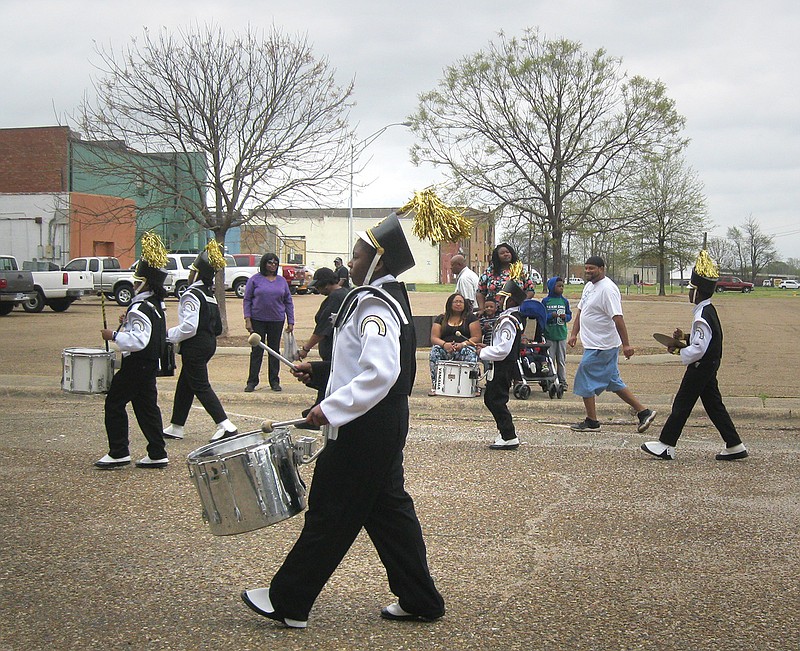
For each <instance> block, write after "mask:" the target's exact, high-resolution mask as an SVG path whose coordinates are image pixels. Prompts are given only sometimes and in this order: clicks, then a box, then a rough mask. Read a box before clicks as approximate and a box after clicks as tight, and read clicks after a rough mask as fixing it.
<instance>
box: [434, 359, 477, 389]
mask: <svg viewBox="0 0 800 651" xmlns="http://www.w3.org/2000/svg"><path fill="white" fill-rule="evenodd" d="M479 374H480V373H479V372H478V367H477V365H475V364H472V363H470V362H452V361H444V362H437V363H436V386H435V387H434V389H435V391H436V395H439V396H455V397H458V398H474V397H475V396H477V395H479V393H478V376H479Z"/></svg>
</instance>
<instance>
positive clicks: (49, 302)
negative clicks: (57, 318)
mask: <svg viewBox="0 0 800 651" xmlns="http://www.w3.org/2000/svg"><path fill="white" fill-rule="evenodd" d="M22 268H23V269H26V270H28V271H30V272H31V274H32V275H33V288H34V291H35V295H34V296H33V298H31V299H30V300H27V301H25V302H24V303H23V304H22V308H23V309H24V310H25V311H26V312H41V311H42V310H43V309H44V307H45V305H46V306H48V307H49V308H50V309H51V310H53V311H54V312H63V311H65V310H66V309H67V308H68V307H69V306H70V305H72V304H73V303H74V302H75V301H77V300H78V299H79V298H80V297H81V296H86V295H89V294H93V293H94V279H93V278H92V274H91V273H89V272H88V271H63V270H61V269H59V267H58V265H56V264H53V263H47V262H23V263H22Z"/></svg>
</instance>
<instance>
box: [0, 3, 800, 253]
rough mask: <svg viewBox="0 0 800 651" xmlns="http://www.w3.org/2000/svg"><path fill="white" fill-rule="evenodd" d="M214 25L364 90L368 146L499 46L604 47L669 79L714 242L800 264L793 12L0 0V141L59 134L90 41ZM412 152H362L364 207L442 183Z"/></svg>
mask: <svg viewBox="0 0 800 651" xmlns="http://www.w3.org/2000/svg"><path fill="white" fill-rule="evenodd" d="M209 21H214V22H216V23H217V24H219V25H220V26H222V27H224V28H226V29H230V30H242V29H243V28H245V27H246V26H247V24H248V23H250V24H252V25H254V26H268V25H270V24H274V25H276V26H277V27H279V28H280V29H281V30H282V31H284V32H286V33H289V34H302V35H305V36H307V37H308V40H309V42H310V43H311V44H312V46H313V49H314V52H315V54H316V55H317V56H318V57H327V58H328V60H329V61H330V63H331V64H332V65H333V66H334V67H335V68H336V69H337V74H338V76H339V78H340V80H341V83H343V84H344V83H346V82H347V81H348V80H349V79H354V80H355V95H354V99H355V101H356V102H357V105H356V107H355V109H354V110H353V112H352V122H353V124H356V125H358V126H357V130H358V135H359V137H361V138H367V137H368V136H370V135H371V134H373V133H375V132H376V131H378V130H379V129H381V128H382V127H384V126H385V125H388V124H391V123H394V122H402V121H404V120H405V119H406V117H407V116H408V115H410V114H411V113H412V112H413V111H414V109H415V107H416V104H417V96H418V94H419V93H421V92H424V91H427V90H430V89H432V88H434V87H435V86H436V84H437V82H438V80H439V79H440V77H441V74H442V71H443V69H444V68H445V67H446V66H448V65H451V64H453V63H455V62H457V61H458V60H459V59H460V58H461V57H463V56H465V55H469V54H471V53H474V52H476V51H478V50H479V49H482V48H484V47H485V46H486V44H487V43H488V42H489V41H491V40H495V39H496V34H497V32H498V31H501V30H502V31H504V32H506V33H507V34H509V35H514V36H516V35H520V34H521V33H522V30H523V29H524V28H525V27H536V26H538V27H539V29H540V30H541V33H542V34H543V35H544V36H546V37H547V38H562V37H563V38H567V39H570V40H574V41H579V42H581V43H582V44H583V46H584V48H585V49H587V50H589V51H593V50H595V49H597V48H601V47H602V48H605V50H606V51H607V52H608V54H610V55H612V56H615V57H620V58H622V60H623V64H622V68H623V70H626V71H627V72H628V73H630V74H637V75H642V76H645V77H648V78H651V79H660V80H662V81H663V82H664V83H665V84H666V86H667V88H668V93H669V95H670V96H671V97H672V98H673V99H674V100H675V101H676V103H677V108H678V111H679V112H680V113H681V114H682V115H684V116H685V117H686V119H687V129H686V134H687V135H688V137H689V138H691V144H690V146H689V149H688V151H687V159H688V162H689V164H690V165H691V166H692V167H693V168H694V170H695V171H696V172H697V173H698V176H699V178H700V179H701V181H702V182H703V183H704V185H705V191H706V195H707V197H708V207H709V212H710V216H711V218H712V220H713V221H714V223H715V224H716V225H717V226H716V229H715V230H714V231H712V233H711V234H712V235H724V234H725V230H726V229H727V228H728V227H729V226H734V225H740V224H742V223H743V222H744V221H745V220H746V219H747V218H748V216H750V215H753V216H754V217H755V218H756V219H757V220H758V221H759V223H760V224H761V226H762V229H763V230H764V231H765V232H766V233H768V234H771V235H773V236H774V237H775V244H776V246H777V248H778V251H779V253H780V254H781V255H782V256H783V257H794V258H800V219H799V218H798V217H799V216H800V211H798V205H800V73H798V69H800V3H798V2H797V0H759V1H758V2H754V1H753V0H727V1H725V0H711V1H706V0H666V1H663V2H655V1H651V0H584V1H582V2H581V1H577V0H560V1H558V2H553V1H552V0H549V1H547V2H544V1H542V0H499V1H498V0H495V1H494V2H487V1H486V0H460V1H459V2H449V1H447V2H446V1H441V0H440V1H439V2H436V1H435V0H434V1H431V0H427V1H420V0H406V1H405V2H397V1H396V0H395V1H392V2H386V1H384V0H281V1H280V2H276V1H274V0H254V1H249V0H248V1H244V0H228V1H227V2H221V1H220V2H203V1H202V0H192V1H191V2H189V1H186V0H161V1H159V2H153V1H151V0H137V1H136V2H131V3H128V2H125V3H121V2H120V3H118V2H114V1H113V0H112V1H109V0H105V1H104V2H89V1H86V0H73V1H72V2H63V1H58V2H56V1H40V0H24V1H18V0H0V38H2V44H3V48H2V51H3V56H2V58H0V92H1V93H2V100H0V127H23V126H47V125H53V124H57V123H59V122H60V123H66V121H65V119H64V115H65V114H67V113H69V112H70V111H72V110H73V109H74V107H75V106H77V104H78V103H79V101H80V99H81V97H82V95H83V93H84V91H85V90H86V89H87V88H88V87H89V85H90V78H91V76H92V75H93V74H94V72H95V71H94V69H93V67H92V62H93V61H97V57H96V55H95V54H94V49H93V47H94V46H93V42H94V41H98V42H102V43H106V44H108V43H110V44H111V45H113V46H115V47H116V46H120V45H124V44H125V43H127V42H128V41H129V40H130V39H131V37H134V36H138V35H141V32H142V28H143V27H149V28H151V29H155V28H158V27H162V26H166V27H169V28H175V27H187V26H190V25H191V23H193V22H200V23H206V22H209ZM412 143H413V137H412V134H411V133H410V132H409V131H408V130H407V129H405V128H404V127H402V126H394V127H391V128H390V129H387V130H386V132H385V133H383V134H382V135H381V136H380V137H379V138H377V139H376V140H375V141H374V142H373V143H372V144H371V145H370V146H369V148H368V150H367V153H368V155H369V164H368V166H367V168H366V170H365V171H364V173H363V174H362V175H361V176H360V177H359V179H358V181H359V182H361V183H367V182H369V185H368V187H366V188H364V189H362V190H359V191H357V193H356V196H355V201H354V203H355V206H356V207H378V206H396V205H400V204H403V203H404V202H405V201H407V200H408V198H409V197H410V196H411V194H412V193H413V191H415V190H422V189H423V188H425V187H427V186H428V185H431V184H433V183H435V182H436V181H437V180H438V179H439V178H440V177H439V175H438V174H437V171H436V170H434V169H431V168H415V167H414V166H413V165H411V163H410V162H409V159H408V149H409V147H410V146H411V144H412ZM0 173H2V171H1V170H0ZM342 201H343V203H342V207H345V206H346V203H347V198H346V197H343V199H342ZM382 216H383V215H376V218H377V217H382Z"/></svg>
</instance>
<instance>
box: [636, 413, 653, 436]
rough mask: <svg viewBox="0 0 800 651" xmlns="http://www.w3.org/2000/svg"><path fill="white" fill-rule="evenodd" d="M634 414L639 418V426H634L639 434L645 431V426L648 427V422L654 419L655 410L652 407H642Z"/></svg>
mask: <svg viewBox="0 0 800 651" xmlns="http://www.w3.org/2000/svg"><path fill="white" fill-rule="evenodd" d="M636 416H637V418H638V419H639V427H637V428H636V431H637V432H639V434H641V433H642V432H645V431H646V430H647V428H648V427H650V423H652V422H653V421H654V420H655V419H656V412H655V411H654V410H652V409H642V411H640V412H639V413H638V414H636Z"/></svg>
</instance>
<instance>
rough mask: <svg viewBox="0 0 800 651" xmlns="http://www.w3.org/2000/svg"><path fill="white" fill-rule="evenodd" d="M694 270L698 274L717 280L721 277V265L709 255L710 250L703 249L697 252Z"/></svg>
mask: <svg viewBox="0 0 800 651" xmlns="http://www.w3.org/2000/svg"><path fill="white" fill-rule="evenodd" d="M694 270H695V273H697V275H698V276H701V277H702V278H708V279H710V280H715V279H717V278H719V267H717V263H716V262H714V260H712V259H711V256H710V255H708V251H706V250H705V249H703V250H702V251H700V253H698V254H697V261H696V262H695V263H694Z"/></svg>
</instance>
